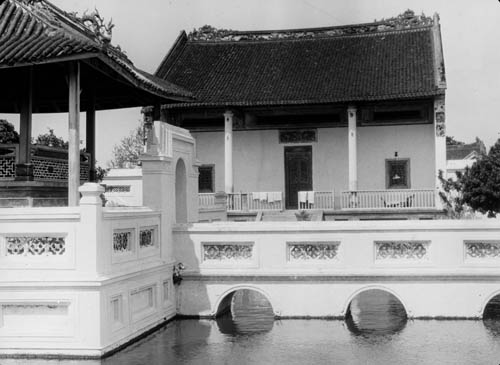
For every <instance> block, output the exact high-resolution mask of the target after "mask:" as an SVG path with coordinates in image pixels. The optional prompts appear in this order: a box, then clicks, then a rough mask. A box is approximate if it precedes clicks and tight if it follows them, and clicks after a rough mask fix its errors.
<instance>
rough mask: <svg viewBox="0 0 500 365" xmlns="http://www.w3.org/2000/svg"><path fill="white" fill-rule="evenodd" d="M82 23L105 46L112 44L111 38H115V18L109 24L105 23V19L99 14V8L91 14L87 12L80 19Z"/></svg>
mask: <svg viewBox="0 0 500 365" xmlns="http://www.w3.org/2000/svg"><path fill="white" fill-rule="evenodd" d="M80 20H81V22H82V23H83V25H85V27H86V28H87V29H89V30H90V31H91V32H92V33H94V35H95V36H96V37H97V38H98V39H99V40H100V41H101V42H103V43H104V44H109V43H111V37H112V36H113V28H114V26H115V25H114V24H113V18H111V19H110V20H109V22H108V23H107V24H105V22H104V18H103V17H102V16H101V15H100V14H99V11H98V10H97V8H94V11H93V12H92V13H90V14H87V11H85V12H84V13H83V15H82V17H81V18H80Z"/></svg>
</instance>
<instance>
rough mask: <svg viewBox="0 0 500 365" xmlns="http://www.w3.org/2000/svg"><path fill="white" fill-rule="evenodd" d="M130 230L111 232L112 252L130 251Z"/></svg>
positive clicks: (131, 235)
mask: <svg viewBox="0 0 500 365" xmlns="http://www.w3.org/2000/svg"><path fill="white" fill-rule="evenodd" d="M132 233H133V231H132V230H117V231H114V232H113V251H114V252H115V253H124V252H129V251H132V237H133V234H132Z"/></svg>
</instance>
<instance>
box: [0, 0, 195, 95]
mask: <svg viewBox="0 0 500 365" xmlns="http://www.w3.org/2000/svg"><path fill="white" fill-rule="evenodd" d="M95 57H97V58H99V59H100V60H101V61H102V62H104V63H106V64H108V65H109V66H111V67H112V68H113V69H114V70H115V71H117V72H118V73H119V74H120V75H121V76H122V77H124V78H125V79H127V80H131V81H132V82H133V83H134V84H135V85H136V86H137V87H140V88H142V89H145V90H148V91H149V92H152V93H154V94H156V95H160V96H163V97H189V96H190V95H191V94H190V93H189V92H187V91H185V90H184V89H182V88H180V87H178V86H176V85H174V84H172V83H170V82H166V81H164V80H161V81H160V80H158V79H157V78H155V77H152V76H151V75H149V74H147V73H145V72H143V71H141V70H139V69H137V68H136V67H135V66H134V65H133V64H132V62H131V61H130V60H129V59H128V58H127V57H126V56H125V54H124V53H122V52H121V51H120V49H119V48H117V47H113V46H112V45H111V44H109V42H106V41H104V40H102V39H100V38H99V37H98V35H96V34H95V33H94V32H92V31H90V30H89V29H88V28H87V27H86V26H85V25H84V24H83V22H82V20H81V19H80V18H78V17H76V16H75V15H74V14H70V13H66V12H64V11H62V10H61V9H59V8H57V7H55V6H54V5H52V4H51V3H50V2H48V1H46V0H0V68H5V67H11V66H21V65H30V64H38V63H47V62H57V61H65V60H69V59H88V58H95Z"/></svg>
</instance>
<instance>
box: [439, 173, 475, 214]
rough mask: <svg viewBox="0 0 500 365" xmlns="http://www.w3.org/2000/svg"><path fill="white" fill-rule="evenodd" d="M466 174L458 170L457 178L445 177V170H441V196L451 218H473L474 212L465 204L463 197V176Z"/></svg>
mask: <svg viewBox="0 0 500 365" xmlns="http://www.w3.org/2000/svg"><path fill="white" fill-rule="evenodd" d="M463 176H464V175H463V174H462V173H461V172H459V171H457V172H456V178H455V179H452V178H448V179H445V178H444V177H443V171H442V170H439V174H438V179H439V181H440V182H441V191H439V197H440V198H441V201H442V202H443V208H444V210H445V211H446V215H447V216H448V218H451V219H464V218H471V217H472V216H473V214H474V212H473V211H472V209H471V208H470V207H469V206H468V205H467V204H465V202H464V199H463V194H462V190H463V179H464V177H463Z"/></svg>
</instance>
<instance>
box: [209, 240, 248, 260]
mask: <svg viewBox="0 0 500 365" xmlns="http://www.w3.org/2000/svg"><path fill="white" fill-rule="evenodd" d="M253 245H254V243H253V242H210V243H203V244H202V247H203V261H250V260H252V258H253Z"/></svg>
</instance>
